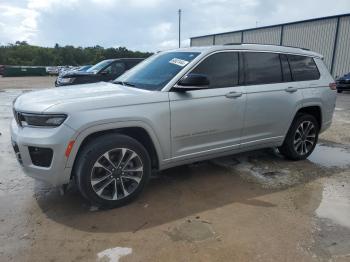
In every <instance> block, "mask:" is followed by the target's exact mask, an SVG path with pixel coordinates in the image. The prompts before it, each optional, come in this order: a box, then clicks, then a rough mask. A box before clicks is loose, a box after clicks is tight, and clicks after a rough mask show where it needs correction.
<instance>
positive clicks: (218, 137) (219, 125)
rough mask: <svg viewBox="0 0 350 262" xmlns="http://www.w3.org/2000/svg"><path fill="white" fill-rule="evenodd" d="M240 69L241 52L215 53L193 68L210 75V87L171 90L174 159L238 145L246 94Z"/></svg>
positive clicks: (214, 151)
mask: <svg viewBox="0 0 350 262" xmlns="http://www.w3.org/2000/svg"><path fill="white" fill-rule="evenodd" d="M238 68H239V66H238V53H236V52H220V53H215V54H212V55H210V56H209V57H207V58H205V59H204V60H203V61H202V62H200V64H199V65H197V66H196V67H195V68H194V70H192V71H191V73H199V74H205V75H207V76H208V79H209V81H210V84H209V88H206V89H199V90H192V91H187V92H172V91H171V92H170V93H169V97H170V111H171V141H172V155H173V157H174V158H177V159H179V160H181V158H182V157H186V158H188V157H189V156H193V157H196V156H202V155H207V154H212V153H217V152H221V151H229V150H232V149H235V148H238V147H239V145H240V138H241V132H242V127H243V120H244V107H245V100H246V96H245V94H244V93H243V91H242V87H240V86H238V82H239V81H238V75H239V74H238V71H239V70H238Z"/></svg>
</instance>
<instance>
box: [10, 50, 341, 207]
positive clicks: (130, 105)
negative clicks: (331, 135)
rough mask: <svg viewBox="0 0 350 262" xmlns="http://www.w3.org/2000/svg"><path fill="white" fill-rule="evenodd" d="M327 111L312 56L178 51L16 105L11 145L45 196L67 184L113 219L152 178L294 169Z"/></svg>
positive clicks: (323, 80) (321, 74) (329, 86)
mask: <svg viewBox="0 0 350 262" xmlns="http://www.w3.org/2000/svg"><path fill="white" fill-rule="evenodd" d="M118 61H120V60H118ZM99 67H100V65H99ZM102 67H103V68H104V66H102ZM335 100H336V94H335V83H334V80H333V78H332V76H331V75H330V73H329V72H328V70H327V67H326V66H325V64H324V62H323V57H322V56H321V55H320V54H317V53H314V52H311V51H306V50H303V49H299V48H291V47H283V46H271V45H252V44H241V45H232V46H213V47H200V48H184V49H178V50H173V51H167V52H162V53H158V54H156V55H153V56H152V57H150V58H148V59H147V60H146V61H144V62H142V63H141V64H139V65H137V66H136V67H134V68H133V69H131V70H129V71H128V72H126V73H125V74H123V75H122V76H120V77H119V78H117V79H116V80H115V81H113V82H110V83H96V84H90V85H79V86H76V87H72V88H60V89H58V90H57V89H56V90H53V89H47V90H42V91H36V92H30V93H25V94H23V95H21V96H19V97H18V98H17V99H16V101H15V102H14V103H13V112H14V117H15V119H14V120H13V121H12V124H11V137H12V144H13V147H14V151H15V153H16V156H17V159H18V161H19V162H20V163H21V165H22V167H23V169H24V171H25V173H27V174H28V175H29V176H32V177H34V178H36V179H39V180H43V181H46V182H48V183H50V184H52V185H56V186H59V185H63V184H68V183H69V182H70V180H71V179H75V181H76V183H77V186H78V188H79V190H80V192H81V194H82V195H83V196H84V197H85V198H87V199H88V200H89V201H91V203H93V204H94V205H98V206H104V207H116V206H120V205H123V204H125V203H128V202H130V201H131V200H133V199H134V198H135V197H136V196H137V195H138V194H139V193H140V192H141V191H142V189H143V188H144V186H145V185H146V184H147V181H148V180H149V178H150V175H151V172H152V170H164V169H167V168H170V167H174V166H179V165H183V164H188V163H193V162H197V161H203V160H206V159H211V158H215V157H220V156H225V155H230V154H234V153H238V152H243V151H249V150H256V149H261V148H268V147H277V148H278V149H279V151H280V153H281V154H283V155H284V156H285V157H286V158H288V159H291V160H303V159H306V158H307V157H308V156H309V155H310V154H311V153H312V152H313V150H314V148H315V146H316V143H317V141H318V135H319V133H321V132H323V131H324V130H326V129H327V128H328V127H329V126H330V125H331V122H332V116H333V112H334V108H335Z"/></svg>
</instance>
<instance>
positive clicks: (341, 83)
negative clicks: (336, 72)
mask: <svg viewBox="0 0 350 262" xmlns="http://www.w3.org/2000/svg"><path fill="white" fill-rule="evenodd" d="M336 84H337V92H338V93H342V92H343V91H350V72H349V73H347V74H345V75H343V76H342V77H339V78H337V80H336Z"/></svg>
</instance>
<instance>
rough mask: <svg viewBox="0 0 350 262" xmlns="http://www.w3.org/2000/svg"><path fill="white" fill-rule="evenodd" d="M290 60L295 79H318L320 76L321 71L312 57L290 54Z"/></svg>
mask: <svg viewBox="0 0 350 262" xmlns="http://www.w3.org/2000/svg"><path fill="white" fill-rule="evenodd" d="M288 61H289V64H290V68H291V70H292V74H293V80H294V81H307V80H316V79H319V78H320V73H319V71H318V69H317V66H316V64H315V61H314V59H313V58H312V57H307V56H298V55H288Z"/></svg>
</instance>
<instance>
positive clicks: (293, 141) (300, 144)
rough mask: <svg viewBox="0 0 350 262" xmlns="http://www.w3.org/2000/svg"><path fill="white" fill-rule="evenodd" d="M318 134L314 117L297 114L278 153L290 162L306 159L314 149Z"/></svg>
mask: <svg viewBox="0 0 350 262" xmlns="http://www.w3.org/2000/svg"><path fill="white" fill-rule="evenodd" d="M318 134H319V124H318V122H317V120H316V119H315V117H313V116H312V115H308V114H298V115H297V116H296V118H295V119H294V121H293V123H292V125H291V127H290V129H289V131H288V133H287V136H286V138H285V140H284V143H283V145H282V146H281V147H279V148H278V149H279V151H280V153H281V154H282V155H284V156H285V157H286V158H288V159H291V160H303V159H306V158H307V157H308V156H309V155H310V154H311V153H312V152H313V150H314V149H315V146H316V144H317V140H318Z"/></svg>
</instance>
